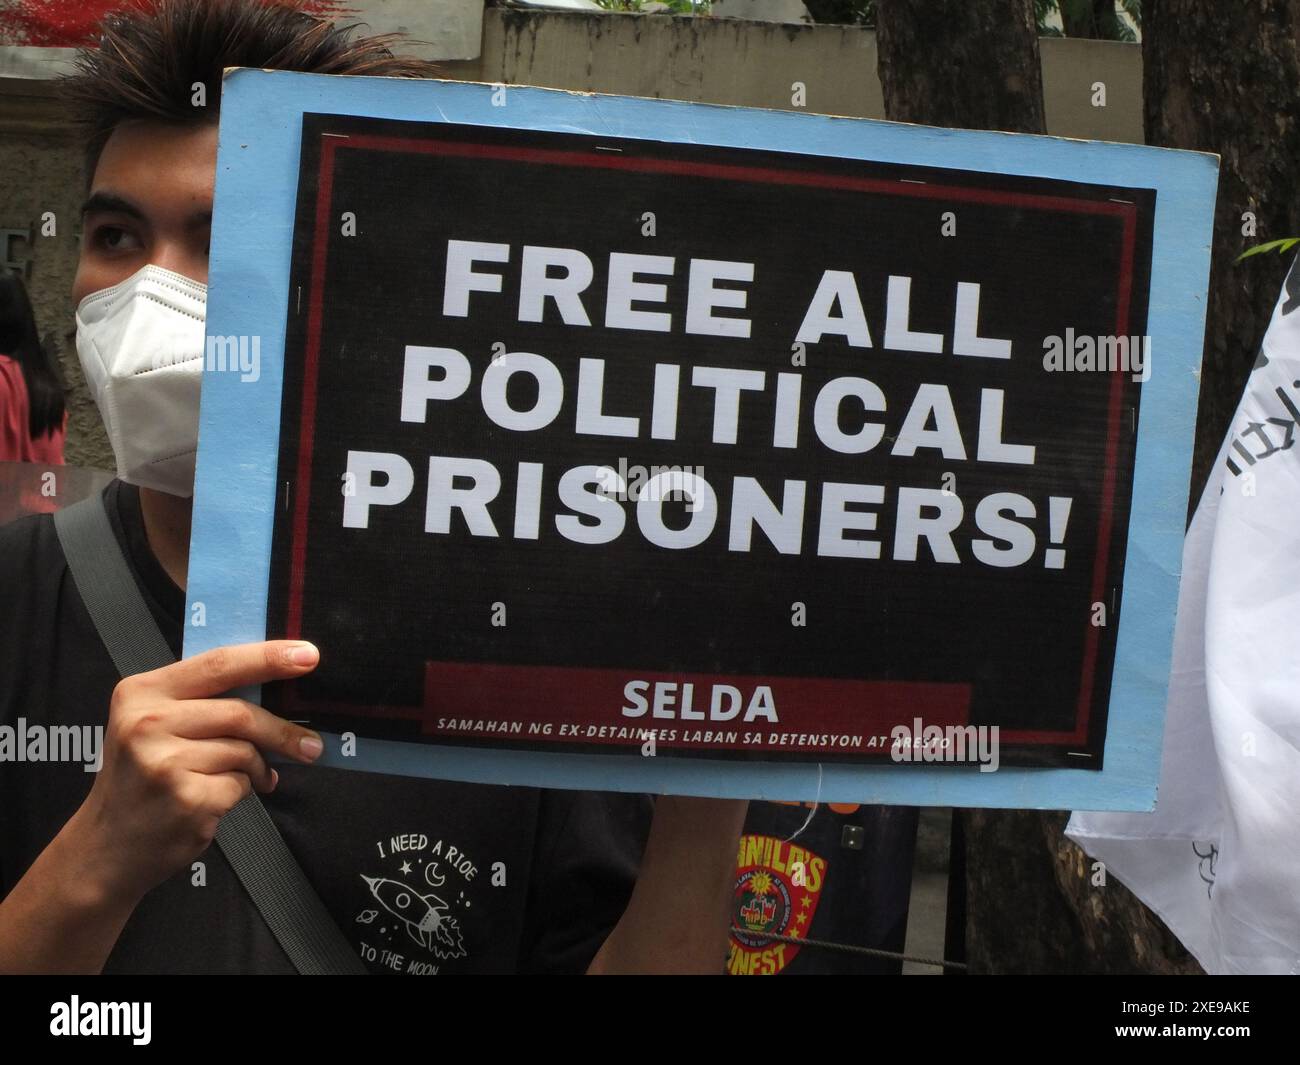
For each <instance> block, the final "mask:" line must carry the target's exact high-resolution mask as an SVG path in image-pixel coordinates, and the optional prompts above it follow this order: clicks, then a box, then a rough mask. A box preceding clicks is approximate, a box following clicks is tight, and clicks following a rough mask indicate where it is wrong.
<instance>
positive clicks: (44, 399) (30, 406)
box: [0, 275, 68, 466]
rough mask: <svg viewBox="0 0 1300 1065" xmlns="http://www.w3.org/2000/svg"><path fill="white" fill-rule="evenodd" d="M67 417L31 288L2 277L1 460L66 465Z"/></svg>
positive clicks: (0, 315)
mask: <svg viewBox="0 0 1300 1065" xmlns="http://www.w3.org/2000/svg"><path fill="white" fill-rule="evenodd" d="M67 422H68V413H67V406H66V404H65V403H64V399H63V380H62V378H61V376H60V374H59V370H58V366H57V365H56V364H55V362H54V360H53V359H51V358H50V357H49V355H48V354H46V352H45V349H44V348H43V347H42V346H41V342H40V339H39V338H38V337H37V335H36V317H35V315H34V314H33V313H32V304H31V301H30V300H29V299H28V298H27V289H26V288H25V287H24V285H23V283H22V280H21V279H20V278H17V277H14V276H13V275H9V276H5V277H0V462H40V463H44V464H45V465H49V466H62V465H63V441H64V438H65V437H66V435H67Z"/></svg>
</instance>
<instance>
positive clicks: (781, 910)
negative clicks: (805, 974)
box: [727, 835, 826, 976]
mask: <svg viewBox="0 0 1300 1065" xmlns="http://www.w3.org/2000/svg"><path fill="white" fill-rule="evenodd" d="M736 865H737V869H736V889H735V896H734V899H733V902H732V909H731V951H730V954H729V956H728V959H727V972H728V973H730V974H731V975H732V976H773V975H775V974H776V973H779V972H780V971H781V970H782V969H784V968H785V967H786V966H787V965H788V964H789V963H790V962H792V961H793V960H794V959H795V957H796V956H797V955H798V953H799V951H800V949H801V948H800V947H799V946H798V945H797V944H794V943H783V942H780V941H779V940H774V939H770V938H768V937H769V936H773V935H777V936H789V937H791V938H795V939H804V938H807V936H808V934H809V932H810V930H811V928H812V923H813V915H814V914H815V913H816V912H817V903H818V901H819V900H820V898H821V891H822V887H823V886H824V885H825V882H826V859H825V858H822V857H821V856H820V855H817V854H814V853H813V852H812V851H810V850H807V849H805V848H803V847H800V846H797V845H795V844H791V843H787V842H785V841H784V840H779V839H776V838H774V837H772V836H752V835H751V836H741V837H740V852H739V855H738V858H737V862H736Z"/></svg>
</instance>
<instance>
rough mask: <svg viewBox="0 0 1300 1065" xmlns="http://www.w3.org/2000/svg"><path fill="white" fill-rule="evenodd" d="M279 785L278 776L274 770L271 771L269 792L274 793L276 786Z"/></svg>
mask: <svg viewBox="0 0 1300 1065" xmlns="http://www.w3.org/2000/svg"><path fill="white" fill-rule="evenodd" d="M279 783H280V774H279V773H277V772H276V771H275V770H274V769H272V770H271V790H272V791H275V789H276V785H278V784H279Z"/></svg>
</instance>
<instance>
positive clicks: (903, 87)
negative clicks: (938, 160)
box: [876, 0, 1046, 133]
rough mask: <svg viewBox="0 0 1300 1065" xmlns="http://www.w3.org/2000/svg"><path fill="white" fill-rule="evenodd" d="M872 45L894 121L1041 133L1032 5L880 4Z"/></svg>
mask: <svg viewBox="0 0 1300 1065" xmlns="http://www.w3.org/2000/svg"><path fill="white" fill-rule="evenodd" d="M876 47H877V51H878V54H879V57H880V58H879V64H878V67H879V72H880V85H881V88H882V90H883V91H884V98H885V114H886V116H887V117H889V118H890V119H892V120H894V121H895V122H923V123H925V124H926V125H930V126H946V127H948V128H949V129H999V130H1008V131H1010V132H1014V133H1042V132H1043V131H1044V130H1045V129H1046V126H1045V125H1044V122H1043V73H1042V67H1041V66H1040V64H1039V59H1038V30H1037V24H1036V23H1035V21H1034V4H1033V0H984V2H982V3H978V4H972V3H970V0H879V3H878V4H877V7H876Z"/></svg>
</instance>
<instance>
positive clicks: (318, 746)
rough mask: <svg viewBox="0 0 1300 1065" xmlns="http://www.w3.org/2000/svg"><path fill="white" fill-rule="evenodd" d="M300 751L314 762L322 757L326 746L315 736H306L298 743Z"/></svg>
mask: <svg viewBox="0 0 1300 1065" xmlns="http://www.w3.org/2000/svg"><path fill="white" fill-rule="evenodd" d="M298 750H300V751H302V753H303V754H304V755H306V756H307V757H308V758H311V759H313V760H314V759H316V758H319V757H320V753H321V751H323V750H325V744H323V743H321V741H320V740H318V739H316V737H315V736H304V737H303V738H302V739H300V740H299V741H298Z"/></svg>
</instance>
